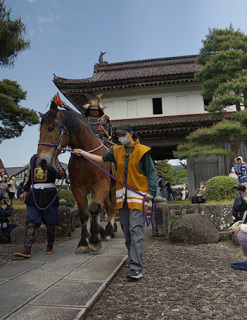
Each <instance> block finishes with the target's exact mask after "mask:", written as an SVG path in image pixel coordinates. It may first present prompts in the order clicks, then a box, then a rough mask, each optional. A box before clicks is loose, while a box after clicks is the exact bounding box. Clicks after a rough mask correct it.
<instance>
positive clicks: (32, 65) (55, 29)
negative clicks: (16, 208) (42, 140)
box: [0, 0, 247, 167]
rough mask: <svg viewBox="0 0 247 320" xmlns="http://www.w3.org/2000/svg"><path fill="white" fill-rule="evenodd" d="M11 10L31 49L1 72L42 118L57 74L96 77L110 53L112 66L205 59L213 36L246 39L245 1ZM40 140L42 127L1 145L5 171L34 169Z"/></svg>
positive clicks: (139, 0) (43, 2)
mask: <svg viewBox="0 0 247 320" xmlns="http://www.w3.org/2000/svg"><path fill="white" fill-rule="evenodd" d="M5 5H6V6H7V8H12V17H13V18H18V17H21V19H22V22H23V23H24V24H25V25H26V35H25V38H26V39H29V40H30V42H31V47H30V49H28V50H26V51H23V52H22V53H21V54H19V55H18V57H17V59H16V61H15V64H14V67H12V68H9V67H7V68H1V69H0V75H1V78H0V80H2V79H5V78H7V79H10V80H15V81H17V82H18V83H19V84H20V85H21V86H22V88H23V90H25V91H27V100H26V101H22V103H21V106H22V107H28V108H30V109H34V110H36V111H40V112H43V113H45V112H46V111H47V110H48V109H47V105H48V104H49V101H50V99H51V98H52V97H53V95H54V94H55V93H56V87H55V85H54V84H53V82H52V80H53V74H54V73H55V74H56V75H58V76H60V77H65V78H70V79H81V78H86V77H90V76H92V74H93V67H94V64H95V63H97V62H98V57H99V53H100V51H106V54H105V56H104V60H106V61H108V62H109V63H113V62H120V61H130V60H139V59H149V58H161V57H172V56H180V55H190V54H198V53H199V50H200V48H201V47H202V40H203V39H205V37H206V35H207V34H208V29H209V28H222V29H225V28H227V27H229V25H230V23H232V25H233V27H234V28H235V29H238V28H239V29H240V31H242V32H244V33H245V34H247V24H246V12H247V1H246V0H234V1H232V0H152V1H150V0H5ZM61 98H62V100H64V101H65V102H66V103H67V104H68V105H70V106H71V104H70V103H69V102H68V101H67V100H66V99H65V98H64V97H63V96H62V95H61ZM103 98H104V97H102V102H104V99H103ZM106 111H107V109H106ZM106 113H107V112H106ZM38 138H39V125H36V126H32V127H26V128H25V129H24V132H23V134H22V136H21V137H20V138H15V139H10V140H5V141H4V142H3V143H2V144H1V145H0V158H1V159H2V161H3V163H4V165H5V166H6V167H15V166H22V165H25V164H27V163H28V162H29V159H30V157H31V156H32V154H34V153H35V152H36V151H37V142H38ZM68 159H69V155H63V156H61V157H60V160H61V161H63V162H67V161H68Z"/></svg>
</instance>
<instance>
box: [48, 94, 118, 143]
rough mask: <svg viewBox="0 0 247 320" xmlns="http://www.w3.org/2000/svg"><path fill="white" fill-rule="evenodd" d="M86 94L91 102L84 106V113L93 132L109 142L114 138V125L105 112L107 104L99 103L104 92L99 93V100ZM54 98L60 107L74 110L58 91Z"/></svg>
mask: <svg viewBox="0 0 247 320" xmlns="http://www.w3.org/2000/svg"><path fill="white" fill-rule="evenodd" d="M85 96H86V97H87V99H88V102H89V103H88V104H85V105H84V106H83V109H84V110H85V113H84V115H85V117H86V119H87V121H88V122H89V124H90V126H91V128H92V130H93V133H94V134H95V135H96V136H97V137H98V138H101V139H102V138H103V140H106V142H107V141H108V142H109V140H111V138H112V133H113V127H112V124H111V121H110V118H109V117H108V116H107V115H105V114H104V109H105V108H106V106H104V105H101V104H99V102H100V98H101V97H102V94H99V95H97V98H98V101H96V100H91V98H90V96H89V95H87V94H85ZM52 100H53V101H54V102H55V103H56V105H57V106H58V107H62V108H64V109H67V110H70V111H74V110H73V109H71V108H70V107H68V106H67V105H66V104H65V102H64V101H62V100H61V99H60V97H59V94H58V93H57V94H56V95H55V96H54V97H53V98H52Z"/></svg>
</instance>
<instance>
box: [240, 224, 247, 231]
mask: <svg viewBox="0 0 247 320" xmlns="http://www.w3.org/2000/svg"><path fill="white" fill-rule="evenodd" d="M240 230H241V231H243V232H245V233H247V224H246V223H242V224H241V226H240Z"/></svg>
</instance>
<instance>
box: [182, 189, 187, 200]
mask: <svg viewBox="0 0 247 320" xmlns="http://www.w3.org/2000/svg"><path fill="white" fill-rule="evenodd" d="M181 193H182V200H185V199H186V191H185V189H184V188H183V189H182V191H181Z"/></svg>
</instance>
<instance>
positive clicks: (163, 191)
mask: <svg viewBox="0 0 247 320" xmlns="http://www.w3.org/2000/svg"><path fill="white" fill-rule="evenodd" d="M157 184H158V185H157V191H156V195H155V196H156V197H158V196H159V197H162V198H164V199H166V200H167V201H175V200H176V199H177V197H180V198H181V200H185V199H186V198H187V196H188V193H187V192H186V190H185V187H182V188H180V187H179V188H172V186H171V184H170V182H169V181H168V180H166V179H164V178H163V177H162V174H161V173H160V172H158V173H157Z"/></svg>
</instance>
